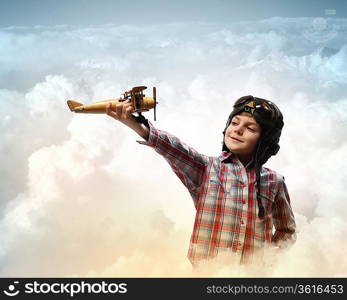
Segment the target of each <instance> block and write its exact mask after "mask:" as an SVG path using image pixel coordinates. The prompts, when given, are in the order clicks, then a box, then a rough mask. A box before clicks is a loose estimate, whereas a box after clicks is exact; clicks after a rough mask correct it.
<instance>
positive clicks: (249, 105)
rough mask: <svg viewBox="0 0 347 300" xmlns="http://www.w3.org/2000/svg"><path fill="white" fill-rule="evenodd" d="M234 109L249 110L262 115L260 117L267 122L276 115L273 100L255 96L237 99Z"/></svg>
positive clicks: (258, 115) (253, 113)
mask: <svg viewBox="0 0 347 300" xmlns="http://www.w3.org/2000/svg"><path fill="white" fill-rule="evenodd" d="M234 109H235V110H240V112H241V111H242V112H248V113H250V114H251V115H253V116H256V117H260V119H261V120H263V121H265V122H266V121H271V120H274V119H275V116H276V111H275V107H274V105H273V103H272V102H270V101H268V100H265V99H262V98H256V97H253V96H250V97H248V98H246V99H243V100H242V99H240V100H239V101H237V102H236V103H235V104H234ZM257 119H258V118H257Z"/></svg>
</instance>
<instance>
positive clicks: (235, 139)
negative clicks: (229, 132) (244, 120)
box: [229, 136, 243, 143]
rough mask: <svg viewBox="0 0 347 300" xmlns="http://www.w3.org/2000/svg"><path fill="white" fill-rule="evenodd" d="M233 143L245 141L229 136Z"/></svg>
mask: <svg viewBox="0 0 347 300" xmlns="http://www.w3.org/2000/svg"><path fill="white" fill-rule="evenodd" d="M229 137H230V138H231V139H232V140H233V141H236V142H239V143H243V141H241V140H239V139H237V138H235V137H232V136H229Z"/></svg>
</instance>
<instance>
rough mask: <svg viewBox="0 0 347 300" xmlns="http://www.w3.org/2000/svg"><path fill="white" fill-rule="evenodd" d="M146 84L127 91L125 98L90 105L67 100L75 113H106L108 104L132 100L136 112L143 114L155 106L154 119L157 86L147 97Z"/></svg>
mask: <svg viewBox="0 0 347 300" xmlns="http://www.w3.org/2000/svg"><path fill="white" fill-rule="evenodd" d="M146 88H147V87H146V86H136V87H133V88H132V89H131V90H130V91H127V92H125V93H124V94H123V98H119V99H108V100H101V101H96V102H93V103H91V104H88V105H84V104H82V103H79V102H77V101H74V100H67V105H68V106H69V108H70V110H71V111H73V112H75V113H86V114H104V113H106V105H107V104H108V103H111V107H112V108H115V107H116V104H117V103H119V102H124V101H126V100H130V101H131V103H132V105H133V107H134V109H135V112H137V113H138V114H139V115H141V112H143V111H149V110H150V109H151V108H154V121H155V120H156V105H157V97H156V88H155V87H153V97H145V95H144V94H143V90H145V89H146Z"/></svg>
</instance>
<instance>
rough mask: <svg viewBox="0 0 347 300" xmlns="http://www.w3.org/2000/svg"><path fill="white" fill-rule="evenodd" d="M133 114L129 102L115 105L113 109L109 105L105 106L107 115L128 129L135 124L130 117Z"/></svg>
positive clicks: (132, 108)
mask: <svg viewBox="0 0 347 300" xmlns="http://www.w3.org/2000/svg"><path fill="white" fill-rule="evenodd" d="M133 112H134V107H133V106H132V104H131V102H130V100H126V101H124V102H120V103H117V104H116V107H115V108H112V107H111V103H109V104H107V105H106V114H107V115H109V116H110V117H112V118H114V119H116V120H118V121H120V122H122V123H123V124H125V125H127V126H130V127H131V125H134V124H135V123H136V120H135V119H134V118H133V116H132V113H133Z"/></svg>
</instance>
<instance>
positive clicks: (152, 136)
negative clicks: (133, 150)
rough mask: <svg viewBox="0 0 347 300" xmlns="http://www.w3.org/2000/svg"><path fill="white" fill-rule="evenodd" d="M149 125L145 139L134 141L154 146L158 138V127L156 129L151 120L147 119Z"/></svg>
mask: <svg viewBox="0 0 347 300" xmlns="http://www.w3.org/2000/svg"><path fill="white" fill-rule="evenodd" d="M148 125H149V136H148V140H147V141H136V142H138V143H139V144H141V145H146V146H150V147H155V146H156V145H157V141H158V138H159V132H158V129H156V128H155V127H154V126H153V124H152V123H151V122H149V121H148Z"/></svg>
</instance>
